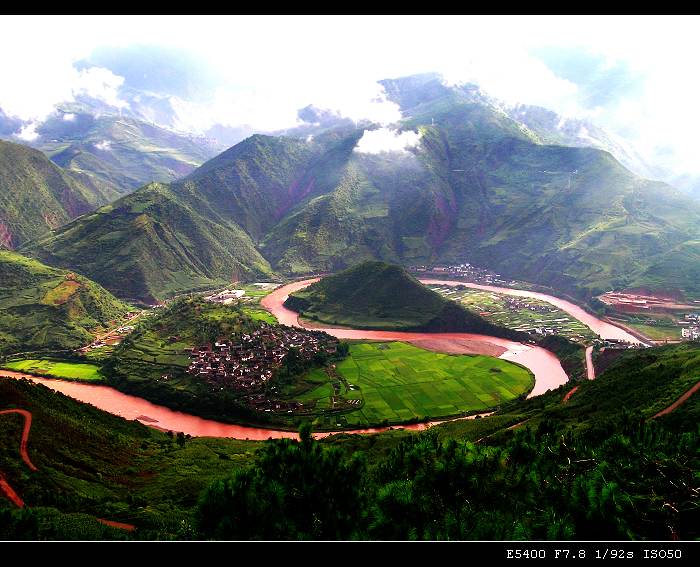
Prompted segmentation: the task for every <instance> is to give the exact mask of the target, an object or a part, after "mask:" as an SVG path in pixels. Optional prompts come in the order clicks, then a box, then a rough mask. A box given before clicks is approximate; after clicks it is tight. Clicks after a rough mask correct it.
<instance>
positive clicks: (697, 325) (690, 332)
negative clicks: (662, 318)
mask: <svg viewBox="0 0 700 567" xmlns="http://www.w3.org/2000/svg"><path fill="white" fill-rule="evenodd" d="M678 324H679V325H680V326H681V337H682V338H684V339H686V340H689V341H697V340H698V339H700V313H687V314H686V315H685V317H684V319H683V320H682V321H678Z"/></svg>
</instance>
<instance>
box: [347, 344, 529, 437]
mask: <svg viewBox="0 0 700 567" xmlns="http://www.w3.org/2000/svg"><path fill="white" fill-rule="evenodd" d="M337 369H338V373H339V374H340V375H341V376H342V377H343V378H345V380H346V381H347V382H348V383H351V384H353V385H354V386H357V387H359V393H360V394H361V396H362V399H363V401H364V405H363V406H362V409H360V410H358V411H357V412H354V413H351V414H349V415H347V416H346V419H347V423H348V424H351V425H352V424H356V425H358V426H365V425H376V424H378V423H383V422H385V423H388V424H396V423H401V422H406V421H408V420H411V419H415V418H420V419H424V418H441V417H447V416H453V415H459V414H464V413H468V412H474V411H478V410H483V409H487V408H491V407H494V406H497V405H499V404H500V403H502V402H503V401H510V400H512V399H514V398H516V397H518V396H521V395H523V394H525V393H526V392H528V391H529V390H530V389H531V388H532V386H533V385H534V378H533V376H532V374H531V373H530V372H529V371H528V370H527V369H525V368H523V367H521V366H518V365H515V364H512V363H509V362H506V361H503V360H500V359H497V358H492V357H488V356H467V355H448V354H439V353H435V352H431V351H426V350H423V349H420V348H417V347H414V346H412V345H409V344H405V343H367V344H362V343H360V344H352V345H351V346H350V355H349V356H348V358H346V359H345V360H343V361H341V362H340V363H338V365H337Z"/></svg>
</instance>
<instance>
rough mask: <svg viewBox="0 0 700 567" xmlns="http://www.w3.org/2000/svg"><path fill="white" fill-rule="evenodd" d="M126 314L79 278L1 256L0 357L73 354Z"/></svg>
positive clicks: (11, 255) (26, 260) (3, 253)
mask: <svg viewBox="0 0 700 567" xmlns="http://www.w3.org/2000/svg"><path fill="white" fill-rule="evenodd" d="M128 311H129V306H128V305H126V304H124V303H122V302H121V301H119V300H118V299H116V298H115V297H114V296H112V294H110V293H109V292H107V291H106V290H105V289H103V288H102V287H100V286H99V285H97V284H95V283H94V282H92V281H90V280H89V279H87V278H85V277H83V276H80V275H77V274H75V273H72V272H67V271H64V270H58V269H56V268H51V267H49V266H45V265H43V264H41V263H39V262H37V261H36V260H33V259H30V258H25V257H23V256H21V255H19V254H17V253H14V252H10V251H2V250H0V354H3V355H4V354H9V353H14V352H19V351H44V352H51V351H56V350H67V349H75V348H77V347H79V346H82V345H84V344H87V343H89V342H91V341H92V339H93V334H92V332H93V331H94V330H96V329H98V328H101V327H103V326H106V325H107V323H108V322H109V321H114V320H115V319H118V318H119V317H121V316H123V315H124V314H126V313H127V312H128Z"/></svg>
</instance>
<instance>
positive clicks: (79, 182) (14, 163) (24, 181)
mask: <svg viewBox="0 0 700 567" xmlns="http://www.w3.org/2000/svg"><path fill="white" fill-rule="evenodd" d="M117 196H118V193H117V192H116V191H115V190H114V189H112V188H110V187H109V186H107V185H105V184H103V183H100V182H99V181H96V180H93V179H91V178H89V177H86V176H85V175H83V174H81V173H76V172H71V171H66V170H63V169H61V168H60V167H58V166H57V165H55V164H53V163H52V162H51V161H50V160H49V159H48V158H47V157H46V156H45V155H44V154H42V153H41V152H40V151H37V150H34V149H31V148H29V147H27V146H23V145H20V144H13V143H11V142H5V141H2V140H0V247H4V248H10V249H14V248H18V247H20V246H21V245H22V244H24V243H25V242H26V241H28V240H30V239H32V238H37V237H39V236H41V235H43V234H45V233H46V232H48V231H49V230H51V229H54V228H57V227H59V226H61V225H62V224H65V223H67V222H68V221H70V220H72V219H74V218H75V217H77V216H79V215H82V214H84V213H87V212H89V211H91V210H93V209H95V208H97V207H98V206H99V205H103V204H105V203H108V202H109V201H111V200H112V199H114V198H116V197H117Z"/></svg>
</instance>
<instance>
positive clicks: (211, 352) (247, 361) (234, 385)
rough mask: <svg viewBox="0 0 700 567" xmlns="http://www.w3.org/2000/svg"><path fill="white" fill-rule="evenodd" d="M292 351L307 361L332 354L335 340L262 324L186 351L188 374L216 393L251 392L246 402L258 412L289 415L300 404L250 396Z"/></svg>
mask: <svg viewBox="0 0 700 567" xmlns="http://www.w3.org/2000/svg"><path fill="white" fill-rule="evenodd" d="M291 349H295V351H296V352H297V354H298V356H299V357H300V358H301V359H302V360H306V361H310V360H311V359H313V358H314V357H315V356H316V355H317V354H318V353H323V354H325V355H331V356H332V355H335V354H336V353H337V351H338V341H337V339H335V338H334V337H331V336H330V335H328V334H327V333H324V332H323V331H310V330H302V329H298V328H295V327H287V326H284V325H278V326H271V325H268V324H265V323H263V324H262V325H261V326H260V328H258V329H256V330H255V331H253V332H251V333H249V334H243V335H242V336H240V337H237V338H235V339H232V340H229V339H225V338H222V339H219V340H217V341H216V342H215V343H214V345H213V346H212V345H211V344H207V345H204V346H201V347H195V348H188V349H185V352H187V353H188V354H189V355H190V361H191V362H190V365H189V367H188V368H187V372H188V373H189V374H191V375H192V376H195V377H197V378H200V379H202V380H204V381H206V382H207V383H209V384H211V385H212V386H214V387H218V388H219V390H224V389H233V390H236V391H243V392H251V395H249V396H248V397H247V400H248V402H249V403H250V405H251V406H252V407H253V408H255V409H257V410H261V411H268V410H269V411H282V410H284V411H287V412H292V411H294V410H295V409H299V408H300V407H301V404H300V403H298V402H280V401H275V400H271V399H270V397H269V396H267V395H266V394H264V393H254V394H252V392H256V391H257V390H259V389H261V388H262V387H263V386H264V385H266V384H268V383H269V382H270V380H271V379H272V377H273V376H274V374H275V371H276V370H277V369H279V368H280V367H281V366H282V363H283V361H284V359H285V358H286V357H287V355H288V354H289V352H290V350H291Z"/></svg>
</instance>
